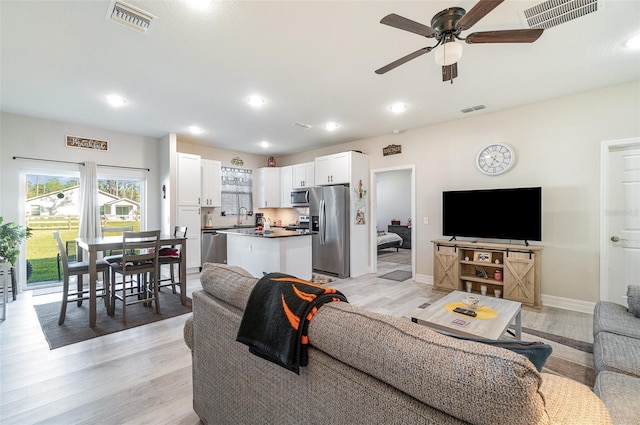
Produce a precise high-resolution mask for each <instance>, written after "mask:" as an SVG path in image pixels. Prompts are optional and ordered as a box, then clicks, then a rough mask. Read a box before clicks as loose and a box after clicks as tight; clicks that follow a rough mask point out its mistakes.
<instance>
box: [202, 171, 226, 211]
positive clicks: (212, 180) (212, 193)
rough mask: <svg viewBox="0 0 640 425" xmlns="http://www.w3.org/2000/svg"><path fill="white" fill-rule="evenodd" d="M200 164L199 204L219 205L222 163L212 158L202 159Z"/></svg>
mask: <svg viewBox="0 0 640 425" xmlns="http://www.w3.org/2000/svg"><path fill="white" fill-rule="evenodd" d="M200 163H201V165H202V188H201V189H202V194H201V197H200V205H201V206H203V207H219V206H220V205H221V204H222V196H221V194H220V190H221V181H220V179H221V174H222V171H221V170H222V163H221V162H220V161H215V160H212V159H203V160H201V161H200Z"/></svg>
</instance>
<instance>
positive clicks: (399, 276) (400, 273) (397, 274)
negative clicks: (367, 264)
mask: <svg viewBox="0 0 640 425" xmlns="http://www.w3.org/2000/svg"><path fill="white" fill-rule="evenodd" d="M378 277H380V278H382V279H389V280H395V281H398V282H404V281H405V280H407V279H410V278H411V272H407V271H404V270H395V271H392V272H390V273H387V274H383V275H382V276H378Z"/></svg>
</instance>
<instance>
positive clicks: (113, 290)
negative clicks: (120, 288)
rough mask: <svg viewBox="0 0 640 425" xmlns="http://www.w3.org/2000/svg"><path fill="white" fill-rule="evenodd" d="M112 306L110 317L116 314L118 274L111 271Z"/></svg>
mask: <svg viewBox="0 0 640 425" xmlns="http://www.w3.org/2000/svg"><path fill="white" fill-rule="evenodd" d="M110 295H111V306H110V307H109V316H113V315H114V314H115V313H116V272H115V271H113V270H111V294H110Z"/></svg>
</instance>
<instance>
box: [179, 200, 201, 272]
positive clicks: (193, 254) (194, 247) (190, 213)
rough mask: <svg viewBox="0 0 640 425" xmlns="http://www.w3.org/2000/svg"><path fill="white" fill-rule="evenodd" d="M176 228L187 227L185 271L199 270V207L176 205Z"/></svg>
mask: <svg viewBox="0 0 640 425" xmlns="http://www.w3.org/2000/svg"><path fill="white" fill-rule="evenodd" d="M176 223H177V224H178V226H186V227H187V269H192V268H196V267H197V268H198V269H199V268H200V266H201V263H200V238H201V235H200V228H201V217H200V206H199V205H178V215H177V219H176Z"/></svg>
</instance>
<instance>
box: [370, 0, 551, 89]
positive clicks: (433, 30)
mask: <svg viewBox="0 0 640 425" xmlns="http://www.w3.org/2000/svg"><path fill="white" fill-rule="evenodd" d="M503 1H504V0H479V1H478V2H477V3H476V4H475V5H474V6H473V7H472V8H471V10H469V12H466V11H465V10H464V9H463V8H461V7H450V8H448V9H445V10H443V11H441V12H438V13H436V15H435V16H434V17H433V18H432V19H431V26H430V27H429V26H427V25H423V24H421V23H419V22H415V21H412V20H411V19H407V18H404V17H402V16H400V15H396V14H395V13H392V14H390V15H387V16H385V17H384V18H382V20H381V21H380V23H381V24H385V25H389V26H391V27H394V28H399V29H401V30H405V31H409V32H412V33H414V34H418V35H421V36H423V37H426V38H434V39H436V40H437V43H436V45H435V46H431V47H423V48H422V49H419V50H416V51H415V52H413V53H410V54H408V55H407V56H404V57H402V58H400V59H398V60H396V61H393V62H391V63H390V64H388V65H385V66H383V67H382V68H380V69H378V70H376V74H384V73H386V72H388V71H391V70H392V69H394V68H396V67H398V66H400V65H402V64H403V63H406V62H409V61H410V60H412V59H415V58H417V57H419V56H422V55H424V54H425V53H429V52H430V51H432V50H435V60H436V63H437V64H438V65H441V66H442V81H451V82H452V83H453V79H454V78H456V77H457V76H458V61H459V60H460V58H461V57H462V44H460V43H456V40H461V41H464V42H466V43H467V44H480V43H533V42H534V41H536V40H537V39H538V38H539V37H540V36H541V35H542V32H543V30H542V29H522V30H503V31H481V32H474V33H471V34H469V35H467V36H466V37H461V36H460V33H461V32H462V31H465V30H468V29H469V28H471V27H472V26H473V25H474V24H476V22H478V21H479V20H480V19H482V18H484V17H485V16H486V15H487V14H488V13H489V12H491V11H492V10H493V9H495V8H496V7H497V6H498V5H500V3H502V2H503Z"/></svg>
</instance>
